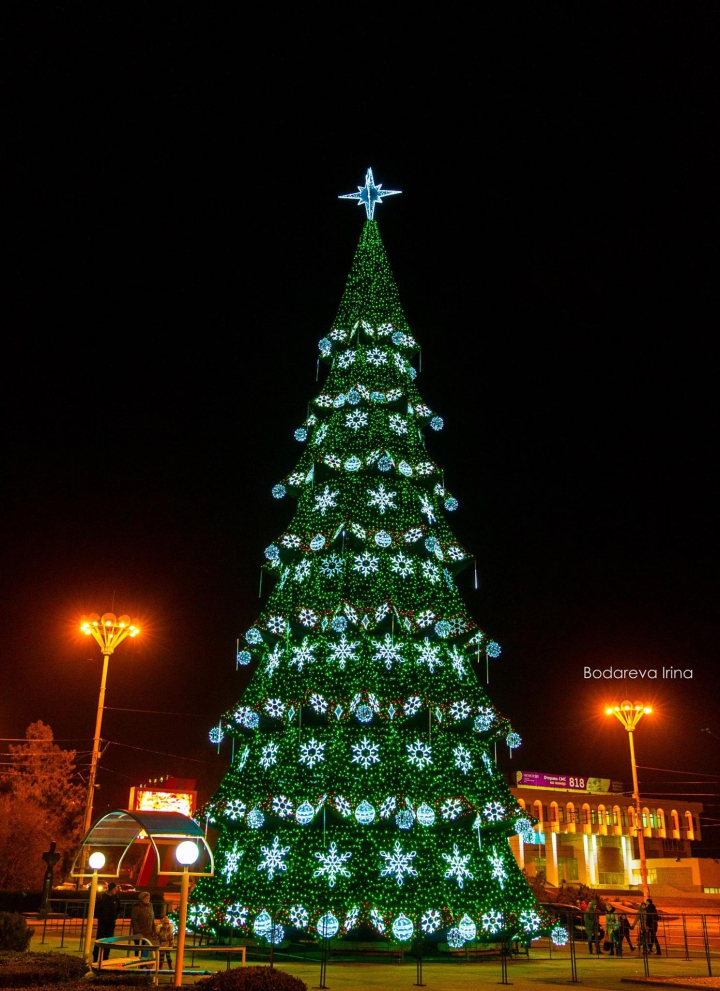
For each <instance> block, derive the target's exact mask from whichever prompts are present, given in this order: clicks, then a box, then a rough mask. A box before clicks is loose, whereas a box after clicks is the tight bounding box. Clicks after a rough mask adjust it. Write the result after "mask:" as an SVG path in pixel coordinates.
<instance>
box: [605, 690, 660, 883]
mask: <svg viewBox="0 0 720 991" xmlns="http://www.w3.org/2000/svg"><path fill="white" fill-rule="evenodd" d="M651 712H652V709H651V708H650V706H649V705H643V703H642V702H630V700H629V699H625V700H624V701H623V702H621V703H620V705H612V706H608V708H607V709H606V710H605V715H606V716H617V718H618V719H619V720H620V722H621V723H622V724H623V726H624V727H625V729H626V730H627V735H628V740H629V741H630V763H631V765H632V776H633V798H634V799H635V822H636V824H637V825H636V829H637V837H638V851H639V853H640V882H641V884H642V890H643V898H645V899H647V897H648V894H649V889H648V879H647V864H646V862H645V834H644V832H643V828H644V827H643V817H642V809H641V808H640V789H639V787H638V777H637V766H636V764H635V745H634V743H633V730H634V729H635V727H636V726H637V724H638V723H639V722H640V720H641V719H642V717H643V716H645V715H647V714H649V713H651Z"/></svg>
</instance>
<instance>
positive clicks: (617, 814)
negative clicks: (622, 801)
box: [612, 805, 622, 827]
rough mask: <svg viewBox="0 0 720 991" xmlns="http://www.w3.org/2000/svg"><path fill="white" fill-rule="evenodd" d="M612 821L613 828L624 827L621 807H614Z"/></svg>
mask: <svg viewBox="0 0 720 991" xmlns="http://www.w3.org/2000/svg"><path fill="white" fill-rule="evenodd" d="M612 821H613V826H615V827H617V826H622V813H621V811H620V806H619V805H613V811H612Z"/></svg>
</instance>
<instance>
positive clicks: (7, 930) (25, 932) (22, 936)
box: [0, 912, 33, 952]
mask: <svg viewBox="0 0 720 991" xmlns="http://www.w3.org/2000/svg"><path fill="white" fill-rule="evenodd" d="M32 934H33V931H32V929H31V928H30V926H29V925H28V924H27V922H26V921H25V919H23V917H22V915H20V913H19V912H0V950H15V951H19V952H22V951H23V950H27V948H28V946H29V945H30V940H31V939H32Z"/></svg>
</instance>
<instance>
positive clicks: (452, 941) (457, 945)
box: [447, 927, 465, 950]
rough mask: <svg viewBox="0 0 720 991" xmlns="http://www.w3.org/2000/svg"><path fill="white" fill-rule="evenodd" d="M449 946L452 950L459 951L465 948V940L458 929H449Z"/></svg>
mask: <svg viewBox="0 0 720 991" xmlns="http://www.w3.org/2000/svg"><path fill="white" fill-rule="evenodd" d="M447 945H448V946H449V947H450V949H452V950H459V949H461V947H463V946H465V940H464V939H463V937H462V933H461V932H460V930H459V929H458V928H457V927H454V928H453V929H448V933H447Z"/></svg>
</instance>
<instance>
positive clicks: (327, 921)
mask: <svg viewBox="0 0 720 991" xmlns="http://www.w3.org/2000/svg"><path fill="white" fill-rule="evenodd" d="M339 928H340V923H339V922H338V920H337V919H336V918H335V916H334V915H333V914H332V912H326V913H325V915H323V916H321V918H319V919H318V924H317V931H318V933H319V935H320V936H322V938H323V939H332V938H333V936H334V935H335V934H336V933H337V931H338V929H339Z"/></svg>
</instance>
